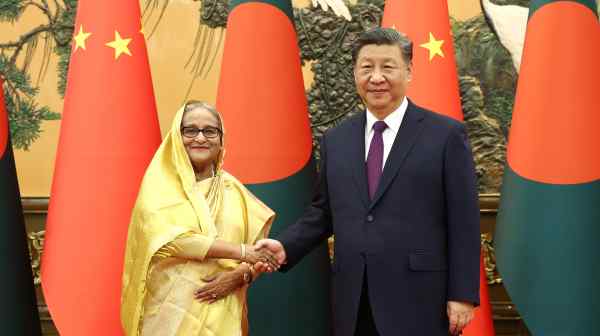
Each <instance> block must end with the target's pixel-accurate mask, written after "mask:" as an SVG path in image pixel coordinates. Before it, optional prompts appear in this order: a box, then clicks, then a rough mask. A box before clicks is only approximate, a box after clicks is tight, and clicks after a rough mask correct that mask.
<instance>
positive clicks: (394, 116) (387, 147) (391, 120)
mask: <svg viewBox="0 0 600 336" xmlns="http://www.w3.org/2000/svg"><path fill="white" fill-rule="evenodd" d="M407 107H408V99H406V97H404V99H403V100H402V103H401V104H400V106H398V108H397V109H396V110H395V111H394V112H392V113H390V114H389V115H388V116H387V117H386V118H385V119H383V121H384V122H385V123H386V124H387V126H388V127H387V128H386V129H385V130H384V131H383V133H381V136H382V137H383V165H382V167H383V168H384V169H385V162H386V161H387V158H388V155H389V154H390V151H391V150H392V145H393V144H394V140H395V139H396V134H398V130H399V129H400V125H401V124H402V120H403V119H404V114H406V108H407ZM378 120H379V119H377V118H376V117H375V116H374V115H373V113H371V111H369V109H367V123H366V125H365V162H366V161H367V156H368V155H369V148H370V146H371V139H373V134H374V133H375V131H373V124H375V122H376V121H378Z"/></svg>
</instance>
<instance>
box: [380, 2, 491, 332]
mask: <svg viewBox="0 0 600 336" xmlns="http://www.w3.org/2000/svg"><path fill="white" fill-rule="evenodd" d="M382 26H383V27H394V28H396V29H397V30H398V31H401V32H403V33H405V34H407V35H408V37H409V38H410V39H411V40H412V41H413V43H414V45H413V69H412V74H413V76H412V81H411V83H410V86H409V88H408V92H407V96H408V97H410V98H411V99H412V100H413V101H415V103H417V104H418V105H421V106H423V107H426V108H428V109H430V110H433V111H435V112H438V113H441V114H444V115H447V116H450V117H452V118H455V119H458V120H463V114H462V108H461V104H460V93H459V90H458V76H457V72H456V61H455V58H454V46H453V43H452V35H451V30H450V18H449V16H448V3H447V2H446V1H442V0H437V1H410V0H396V1H388V2H386V4H385V9H384V12H383V21H382ZM481 260H482V262H480V273H481V274H483V275H485V273H484V269H483V259H481ZM479 297H480V302H481V306H480V307H478V308H476V310H475V318H474V319H473V321H472V322H471V323H470V324H469V326H468V327H467V328H466V329H465V332H464V333H463V335H465V336H468V335H476V336H493V335H494V334H495V333H494V328H493V321H492V314H491V309H490V302H489V296H488V289H487V281H486V279H485V276H482V277H481V280H480V284H479Z"/></svg>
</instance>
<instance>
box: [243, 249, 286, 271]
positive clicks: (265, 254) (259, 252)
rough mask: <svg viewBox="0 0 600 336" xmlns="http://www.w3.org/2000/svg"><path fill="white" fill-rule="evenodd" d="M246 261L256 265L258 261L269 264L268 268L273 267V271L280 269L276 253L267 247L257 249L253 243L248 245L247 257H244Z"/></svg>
mask: <svg viewBox="0 0 600 336" xmlns="http://www.w3.org/2000/svg"><path fill="white" fill-rule="evenodd" d="M242 261H244V262H247V263H249V264H251V265H254V264H256V263H258V262H260V263H263V264H265V265H267V267H268V268H271V271H276V270H278V269H279V266H281V265H279V263H278V262H277V258H276V257H275V255H274V254H273V253H272V252H271V251H269V249H267V248H260V249H256V248H255V247H254V246H252V245H246V257H245V258H243V260H242Z"/></svg>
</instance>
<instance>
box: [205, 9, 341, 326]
mask: <svg viewBox="0 0 600 336" xmlns="http://www.w3.org/2000/svg"><path fill="white" fill-rule="evenodd" d="M230 6H231V11H230V14H229V19H228V22H227V37H226V40H225V50H224V56H223V62H222V66H221V77H220V82H219V89H218V98H217V108H218V109H219V111H220V112H222V113H223V118H224V123H225V128H226V131H227V137H226V142H227V143H226V144H225V145H226V150H227V154H226V157H225V167H224V168H225V169H226V170H227V171H229V172H230V173H232V174H233V175H234V176H236V177H237V178H238V179H240V180H241V181H242V182H243V183H244V184H245V185H246V186H247V187H248V188H249V189H250V190H251V191H252V192H253V193H254V194H255V195H256V196H257V197H258V198H260V199H261V200H262V201H263V202H265V203H266V204H267V205H268V206H269V207H271V208H272V209H273V210H275V212H276V213H277V217H276V220H275V223H274V224H273V228H272V230H271V236H275V235H277V234H278V233H279V232H281V231H283V229H284V228H285V227H286V226H287V225H289V224H292V223H293V222H295V221H296V219H298V218H299V217H300V216H301V214H302V213H303V210H304V208H305V206H306V205H307V204H308V202H309V201H310V197H311V191H312V185H313V178H314V167H313V164H312V159H311V152H312V150H311V148H312V140H311V131H310V124H309V120H308V107H307V103H306V98H305V95H304V84H303V79H302V73H301V68H300V50H299V48H298V44H297V38H296V31H295V28H294V21H293V14H292V5H291V2H290V1H289V0H269V1H239V0H234V1H231V3H230ZM329 284H330V279H329V260H328V256H327V246H326V244H325V243H323V245H322V246H320V247H319V248H317V249H316V250H315V251H313V253H312V254H311V255H309V256H307V257H306V258H304V260H303V261H302V263H300V264H298V265H297V266H296V267H295V268H294V269H293V270H292V271H290V272H288V273H287V274H286V275H282V274H279V273H275V274H271V275H264V276H262V277H261V278H260V279H258V281H256V282H255V283H254V284H253V285H252V286H251V287H250V292H249V319H250V335H260V336H269V335H289V336H294V335H298V336H300V335H302V336H304V335H314V336H318V335H329V334H330V315H331V314H330V309H331V308H330V297H329V296H330V292H329Z"/></svg>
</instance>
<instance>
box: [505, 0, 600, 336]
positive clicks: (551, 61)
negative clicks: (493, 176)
mask: <svg viewBox="0 0 600 336" xmlns="http://www.w3.org/2000/svg"><path fill="white" fill-rule="evenodd" d="M596 8H597V7H596V3H595V2H594V1H593V0H587V1H584V0H581V1H539V0H538V1H536V0H534V1H532V2H531V7H530V13H529V21H528V24H527V33H526V38H525V47H524V50H523V61H522V63H521V71H520V74H519V83H518V88H517V95H516V101H515V107H514V112H513V119H512V126H511V130H510V137H509V143H508V152H507V166H506V170H505V175H504V183H503V186H502V199H501V204H500V212H499V214H498V222H497V226H496V234H495V240H496V258H497V263H498V268H499V271H500V273H501V275H502V277H503V279H504V284H505V287H506V289H507V291H508V293H509V295H510V297H511V298H512V300H513V302H514V303H515V305H516V308H517V310H518V311H519V313H520V314H521V315H522V317H523V319H524V321H525V323H526V324H527V326H528V327H529V329H530V330H531V332H532V333H533V335H542V336H554V335H555V336H570V335H573V336H575V335H577V336H579V335H600V319H599V317H600V294H599V293H600V292H599V291H598V285H599V284H600V267H598V262H599V260H600V248H599V245H598V240H600V155H599V153H600V100H598V97H597V96H598V92H597V87H598V84H597V83H598V80H600V24H599V22H598V17H597V14H596Z"/></svg>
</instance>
